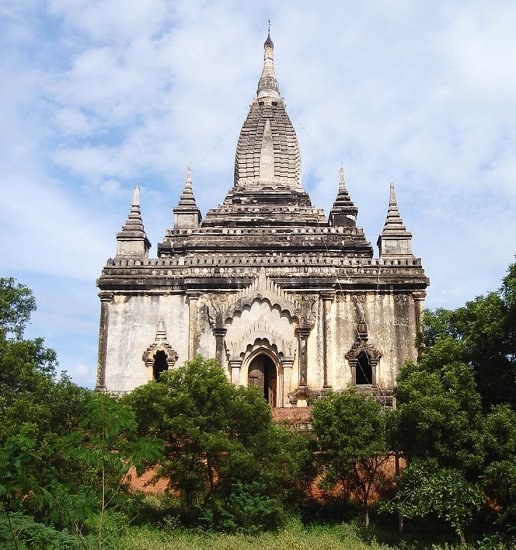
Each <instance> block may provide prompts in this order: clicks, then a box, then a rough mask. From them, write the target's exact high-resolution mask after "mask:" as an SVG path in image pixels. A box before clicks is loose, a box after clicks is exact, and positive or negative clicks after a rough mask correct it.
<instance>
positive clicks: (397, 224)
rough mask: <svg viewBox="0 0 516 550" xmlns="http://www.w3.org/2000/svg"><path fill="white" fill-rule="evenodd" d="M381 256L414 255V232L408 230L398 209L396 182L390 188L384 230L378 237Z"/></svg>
mask: <svg viewBox="0 0 516 550" xmlns="http://www.w3.org/2000/svg"><path fill="white" fill-rule="evenodd" d="M378 247H379V249H380V258H382V257H399V256H412V233H410V232H409V231H407V228H406V227H405V224H404V223H403V220H402V218H401V215H400V212H399V210H398V201H397V199H396V191H395V189H394V183H391V185H390V188H389V208H388V210H387V218H386V220H385V224H384V226H383V231H382V232H381V234H380V236H379V237H378Z"/></svg>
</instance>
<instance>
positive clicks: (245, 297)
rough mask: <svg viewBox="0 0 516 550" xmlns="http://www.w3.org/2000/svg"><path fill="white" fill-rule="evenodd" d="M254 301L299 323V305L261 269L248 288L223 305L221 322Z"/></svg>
mask: <svg viewBox="0 0 516 550" xmlns="http://www.w3.org/2000/svg"><path fill="white" fill-rule="evenodd" d="M256 301H259V302H264V301H267V302H268V303H269V304H270V306H271V308H274V307H278V308H279V309H280V311H281V313H286V314H287V315H288V316H289V317H290V319H291V320H292V321H294V322H296V323H298V322H299V314H298V313H299V305H298V304H297V303H296V302H295V301H294V300H292V299H291V298H290V296H289V295H288V294H287V293H286V292H285V291H284V290H283V289H282V288H281V287H280V286H279V285H278V284H276V283H275V282H274V281H273V280H272V279H270V278H269V277H268V276H267V275H266V273H265V269H264V268H263V267H262V268H261V269H260V272H259V274H258V277H257V278H256V279H255V280H254V281H253V283H252V284H251V285H250V286H248V287H247V288H244V289H243V290H241V291H240V292H238V293H237V294H235V295H234V296H232V297H231V299H230V300H229V302H228V303H227V304H225V307H224V309H223V311H222V312H221V313H222V316H223V322H227V321H229V320H231V319H232V318H233V317H235V315H237V314H238V313H241V312H243V311H244V310H245V309H246V308H249V309H250V308H251V307H252V305H253V303H254V302H256Z"/></svg>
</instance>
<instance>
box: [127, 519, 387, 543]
mask: <svg viewBox="0 0 516 550" xmlns="http://www.w3.org/2000/svg"><path fill="white" fill-rule="evenodd" d="M117 548H120V550H122V549H123V550H145V549H146V548H149V549H150V548H152V549H153V550H207V549H212V550H237V549H238V550H274V549H276V548H277V549H278V550H279V549H288V550H335V549H338V548H343V549H344V548H346V549H347V550H383V549H385V550H386V549H387V548H392V547H389V546H385V545H381V544H378V543H377V542H375V541H373V542H371V543H367V542H364V541H362V540H361V538H360V535H359V532H358V529H356V528H355V527H354V526H353V525H352V524H342V525H338V526H333V527H315V528H312V529H310V528H304V527H303V526H302V524H301V523H300V522H295V521H292V522H290V523H289V524H288V525H287V526H286V527H285V528H284V529H281V530H280V531H278V532H275V533H270V532H269V533H262V534H260V535H257V536H248V535H227V534H224V533H196V532H192V531H182V530H179V531H158V530H156V529H153V528H150V527H133V528H130V529H129V530H128V531H127V532H126V533H125V535H124V536H123V537H122V538H121V540H120V541H119V543H118V545H117Z"/></svg>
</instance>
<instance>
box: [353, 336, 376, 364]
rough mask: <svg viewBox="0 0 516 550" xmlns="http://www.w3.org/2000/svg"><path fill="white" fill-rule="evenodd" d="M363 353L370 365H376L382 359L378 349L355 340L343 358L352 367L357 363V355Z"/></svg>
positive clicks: (365, 342)
mask: <svg viewBox="0 0 516 550" xmlns="http://www.w3.org/2000/svg"><path fill="white" fill-rule="evenodd" d="M364 352H365V353H367V355H368V356H369V358H370V360H371V363H372V364H377V363H378V361H380V359H381V357H382V352H381V351H380V350H379V349H378V348H376V347H375V346H373V345H371V344H369V343H368V342H367V341H364V340H357V341H356V342H355V343H354V344H353V346H352V347H351V349H350V350H349V351H348V352H347V353H346V355H345V357H346V359H347V360H348V361H349V362H350V364H352V365H353V363H356V362H357V361H358V357H359V355H360V354H361V353H364Z"/></svg>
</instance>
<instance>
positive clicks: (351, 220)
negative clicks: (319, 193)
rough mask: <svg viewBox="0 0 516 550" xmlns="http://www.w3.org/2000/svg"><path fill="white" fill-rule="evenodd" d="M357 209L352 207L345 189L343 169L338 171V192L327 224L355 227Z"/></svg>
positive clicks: (352, 204)
mask: <svg viewBox="0 0 516 550" xmlns="http://www.w3.org/2000/svg"><path fill="white" fill-rule="evenodd" d="M357 214H358V208H357V207H356V206H355V205H354V203H353V201H352V200H351V197H350V196H349V193H348V191H347V189H346V180H345V179H344V168H342V166H341V167H340V170H339V191H338V193H337V197H336V199H335V202H334V203H333V207H332V209H331V211H330V216H329V222H330V224H331V225H334V226H342V225H353V226H354V225H356V222H357Z"/></svg>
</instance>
